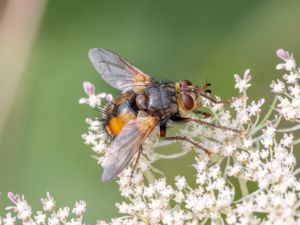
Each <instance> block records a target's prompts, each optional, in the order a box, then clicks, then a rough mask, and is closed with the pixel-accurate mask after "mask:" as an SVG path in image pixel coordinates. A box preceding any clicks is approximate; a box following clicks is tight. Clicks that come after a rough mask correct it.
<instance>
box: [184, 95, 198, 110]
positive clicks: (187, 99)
mask: <svg viewBox="0 0 300 225" xmlns="http://www.w3.org/2000/svg"><path fill="white" fill-rule="evenodd" d="M181 97H182V103H183V107H184V108H185V109H186V110H192V109H193V108H194V105H195V104H194V99H193V98H192V97H191V96H190V95H188V94H182V96H181Z"/></svg>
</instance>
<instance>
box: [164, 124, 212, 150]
mask: <svg viewBox="0 0 300 225" xmlns="http://www.w3.org/2000/svg"><path fill="white" fill-rule="evenodd" d="M166 130H167V129H166V126H165V125H161V126H160V137H161V139H162V140H166V141H185V142H188V143H190V144H192V145H194V146H195V147H196V148H200V149H202V150H203V151H204V152H205V153H206V154H208V155H210V151H209V150H208V149H207V148H204V147H203V146H201V145H199V144H198V143H196V142H194V141H192V140H190V139H189V138H187V137H183V136H174V137H166Z"/></svg>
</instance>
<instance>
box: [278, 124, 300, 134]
mask: <svg viewBox="0 0 300 225" xmlns="http://www.w3.org/2000/svg"><path fill="white" fill-rule="evenodd" d="M299 129H300V124H298V125H296V126H294V127H289V128H282V129H278V130H277V132H282V133H285V132H292V131H296V130H299Z"/></svg>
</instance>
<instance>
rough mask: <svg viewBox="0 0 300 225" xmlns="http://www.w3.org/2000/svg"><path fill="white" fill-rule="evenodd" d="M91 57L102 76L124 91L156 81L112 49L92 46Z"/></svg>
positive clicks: (140, 88)
mask: <svg viewBox="0 0 300 225" xmlns="http://www.w3.org/2000/svg"><path fill="white" fill-rule="evenodd" d="M89 58H90V60H91V62H92V64H93V65H94V67H95V69H96V70H97V72H98V73H99V74H100V75H101V77H102V78H103V79H104V80H105V81H106V82H107V83H109V84H110V85H111V86H113V87H114V88H116V89H119V90H121V91H122V92H125V91H129V90H134V91H139V90H142V89H144V88H145V86H147V85H150V84H151V83H154V82H155V81H154V80H153V79H152V78H151V77H149V76H148V75H146V74H144V73H143V72H142V71H140V70H139V69H138V68H136V67H135V66H133V65H131V64H130V63H128V62H127V61H126V60H124V59H122V58H121V56H119V55H118V54H116V53H114V52H112V51H109V50H106V49H103V48H92V49H90V51H89Z"/></svg>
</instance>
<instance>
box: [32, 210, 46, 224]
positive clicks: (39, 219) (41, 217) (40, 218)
mask: <svg viewBox="0 0 300 225" xmlns="http://www.w3.org/2000/svg"><path fill="white" fill-rule="evenodd" d="M34 220H35V222H36V223H37V224H45V222H46V214H44V213H43V212H42V211H37V212H36V215H35V216H34Z"/></svg>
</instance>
